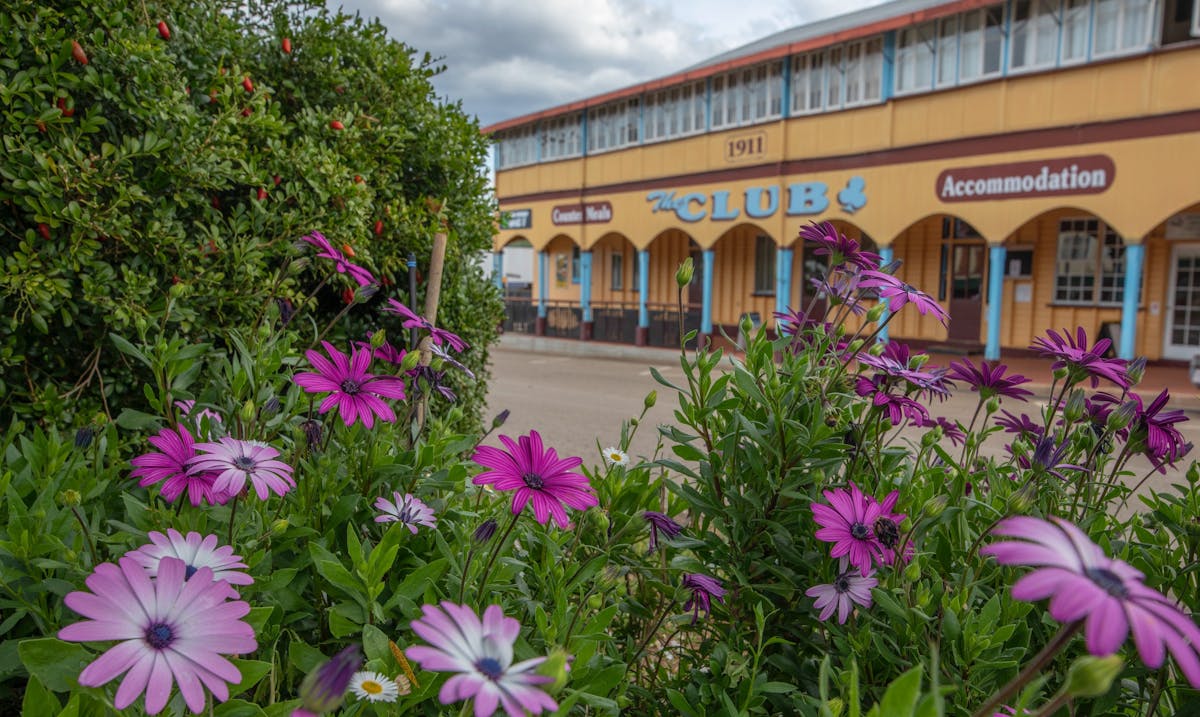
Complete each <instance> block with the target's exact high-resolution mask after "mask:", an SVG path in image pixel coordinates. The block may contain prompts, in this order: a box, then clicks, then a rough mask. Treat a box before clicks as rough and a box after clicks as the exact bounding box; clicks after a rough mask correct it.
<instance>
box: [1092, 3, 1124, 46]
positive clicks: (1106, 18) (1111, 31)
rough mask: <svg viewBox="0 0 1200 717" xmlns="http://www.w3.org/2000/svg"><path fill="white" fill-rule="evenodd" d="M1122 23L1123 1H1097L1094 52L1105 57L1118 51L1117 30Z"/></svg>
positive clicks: (1093, 40) (1093, 38)
mask: <svg viewBox="0 0 1200 717" xmlns="http://www.w3.org/2000/svg"><path fill="white" fill-rule="evenodd" d="M1120 21H1121V0H1097V2H1096V28H1095V32H1094V34H1093V36H1092V52H1093V53H1095V54H1097V55H1103V54H1105V53H1108V52H1113V51H1115V50H1116V49H1117V30H1118V24H1119V23H1120Z"/></svg>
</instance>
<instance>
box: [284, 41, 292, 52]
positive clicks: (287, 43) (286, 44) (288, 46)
mask: <svg viewBox="0 0 1200 717" xmlns="http://www.w3.org/2000/svg"><path fill="white" fill-rule="evenodd" d="M283 52H284V54H287V55H290V54H292V39H291V38H290V37H285V38H283Z"/></svg>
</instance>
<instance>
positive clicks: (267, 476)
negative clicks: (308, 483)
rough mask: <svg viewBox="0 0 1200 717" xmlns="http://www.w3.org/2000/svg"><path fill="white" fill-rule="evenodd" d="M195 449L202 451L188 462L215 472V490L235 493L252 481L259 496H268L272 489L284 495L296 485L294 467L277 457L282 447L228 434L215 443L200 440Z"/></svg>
mask: <svg viewBox="0 0 1200 717" xmlns="http://www.w3.org/2000/svg"><path fill="white" fill-rule="evenodd" d="M196 450H197V451H199V452H200V453H199V455H197V456H196V457H195V458H193V459H191V460H190V461H188V464H189V465H190V466H191V467H192V468H194V469H196V470H201V471H210V472H212V473H215V474H216V476H217V478H216V480H215V481H214V483H213V490H218V491H224V492H226V493H229V494H230V495H234V494H237V493H241V492H242V488H245V487H246V481H250V483H251V484H253V486H254V492H255V493H256V494H257V495H258V497H259V499H260V500H266V499H267V498H269V497H271V493H275V494H276V495H283V494H284V493H287V492H288V491H289V490H291V489H292V488H295V487H296V481H295V480H293V479H292V467H291V466H289V465H288V464H286V463H284V462H282V461H277V460H274V459H275V458H276V457H277V456H278V455H279V451H277V450H275V449H274V448H272V447H271V446H268V445H267V444H265V443H260V442H258V441H242V440H238V439H236V438H230V437H228V436H226V437H224V438H222V439H220V440H219V441H217V442H215V443H197V444H196Z"/></svg>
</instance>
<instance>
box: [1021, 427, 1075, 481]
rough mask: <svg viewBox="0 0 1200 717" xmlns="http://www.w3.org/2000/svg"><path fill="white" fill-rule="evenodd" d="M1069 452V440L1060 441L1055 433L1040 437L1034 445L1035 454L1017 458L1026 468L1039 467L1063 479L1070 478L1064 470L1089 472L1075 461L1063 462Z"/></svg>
mask: <svg viewBox="0 0 1200 717" xmlns="http://www.w3.org/2000/svg"><path fill="white" fill-rule="evenodd" d="M1066 453H1067V442H1066V441H1063V442H1062V443H1058V442H1057V441H1056V440H1055V438H1054V436H1053V435H1049V436H1042V437H1041V438H1039V439H1038V442H1037V444H1036V445H1035V446H1034V447H1033V456H1032V457H1028V456H1020V457H1018V458H1017V463H1018V464H1019V465H1020V466H1021V467H1022V468H1024V469H1025V470H1030V469H1037V470H1041V471H1043V472H1045V473H1048V474H1050V475H1052V476H1054V477H1055V478H1057V479H1059V480H1061V481H1067V480H1068V478H1067V477H1066V476H1065V475H1063V473H1062V472H1063V471H1064V470H1072V471H1082V472H1084V473H1086V472H1087V470H1088V469H1087V468H1085V467H1084V466H1077V465H1075V464H1073V463H1063V462H1062V461H1063V459H1064V458H1065V457H1066Z"/></svg>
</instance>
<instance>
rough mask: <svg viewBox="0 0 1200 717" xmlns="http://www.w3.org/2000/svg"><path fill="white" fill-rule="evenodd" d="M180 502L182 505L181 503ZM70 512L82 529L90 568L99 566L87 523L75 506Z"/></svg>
mask: <svg viewBox="0 0 1200 717" xmlns="http://www.w3.org/2000/svg"><path fill="white" fill-rule="evenodd" d="M180 502H181V503H182V501H180ZM71 512H72V513H73V514H74V515H75V520H78V521H79V527H80V528H82V529H83V537H84V538H86V539H87V546H88V552H89V553H91V554H92V567H95V566H97V565H99V564H100V558H98V557H97V556H96V542H95V541H94V540H92V531H90V530H88V526H87V522H86V521H84V519H83V516H82V515H80V514H79V508H78V507H77V506H74V505H73V506H71Z"/></svg>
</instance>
